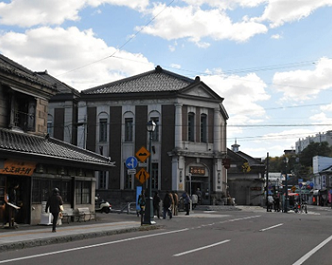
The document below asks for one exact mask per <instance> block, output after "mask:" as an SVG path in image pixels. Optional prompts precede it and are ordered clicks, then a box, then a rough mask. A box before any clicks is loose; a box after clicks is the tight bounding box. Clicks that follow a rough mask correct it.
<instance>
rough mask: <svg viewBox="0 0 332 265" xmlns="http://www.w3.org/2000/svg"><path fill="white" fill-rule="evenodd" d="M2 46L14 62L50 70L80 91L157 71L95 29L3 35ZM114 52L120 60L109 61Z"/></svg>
mask: <svg viewBox="0 0 332 265" xmlns="http://www.w3.org/2000/svg"><path fill="white" fill-rule="evenodd" d="M0 47H1V48H0V51H1V53H3V54H5V55H6V56H8V57H9V58H11V59H12V60H14V61H16V62H18V63H20V64H22V65H24V66H26V67H27V68H29V69H31V70H33V71H44V70H45V69H46V70H48V72H49V74H51V75H53V76H55V77H57V78H59V79H60V80H61V81H63V82H65V83H67V84H68V85H71V86H73V87H74V88H76V89H79V90H81V89H86V88H89V87H93V86H97V85H100V84H103V83H107V82H111V81H114V80H116V79H119V78H123V77H126V76H131V75H134V74H138V73H141V72H144V71H149V70H151V69H153V64H152V63H150V62H149V61H148V60H147V58H145V57H144V56H143V55H141V54H133V53H128V52H126V51H118V50H116V49H115V48H114V47H109V46H107V44H106V43H105V42H104V41H103V40H102V39H98V38H96V37H95V36H94V33H93V31H92V30H86V31H83V32H82V31H79V30H78V29H77V28H76V27H71V28H68V29H63V28H55V29H53V28H49V27H42V28H37V29H32V30H28V31H26V32H25V33H14V32H9V33H6V34H3V35H0ZM114 53H115V55H116V57H117V58H115V57H112V58H109V57H110V55H112V54H114ZM119 58H125V60H123V59H119ZM73 69H75V71H71V70H73Z"/></svg>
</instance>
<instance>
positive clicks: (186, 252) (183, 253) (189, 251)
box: [173, 239, 230, 257]
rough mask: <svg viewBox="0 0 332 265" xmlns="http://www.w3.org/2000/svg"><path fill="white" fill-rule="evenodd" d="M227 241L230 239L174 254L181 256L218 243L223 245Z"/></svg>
mask: <svg viewBox="0 0 332 265" xmlns="http://www.w3.org/2000/svg"><path fill="white" fill-rule="evenodd" d="M227 242H230V240H229V239H227V240H224V241H221V242H218V243H215V244H212V245H208V246H204V247H200V248H196V249H192V250H188V251H185V252H181V253H178V254H174V255H173V257H180V256H183V255H187V254H190V253H193V252H196V251H200V250H203V249H207V248H212V247H215V246H218V245H221V244H225V243H227Z"/></svg>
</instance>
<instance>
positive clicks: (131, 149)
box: [50, 66, 228, 204]
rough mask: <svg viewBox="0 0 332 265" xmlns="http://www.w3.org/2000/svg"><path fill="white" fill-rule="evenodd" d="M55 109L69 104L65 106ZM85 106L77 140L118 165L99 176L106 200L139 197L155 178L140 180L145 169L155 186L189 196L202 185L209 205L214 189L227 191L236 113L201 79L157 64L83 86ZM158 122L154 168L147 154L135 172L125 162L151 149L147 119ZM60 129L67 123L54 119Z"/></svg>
mask: <svg viewBox="0 0 332 265" xmlns="http://www.w3.org/2000/svg"><path fill="white" fill-rule="evenodd" d="M51 102H52V101H51ZM53 106H54V107H55V108H61V103H60V102H58V103H57V105H53ZM77 106H78V109H77V124H78V125H79V126H78V127H77V144H78V145H79V146H80V147H86V148H87V149H88V150H90V151H93V152H96V153H100V154H103V155H105V156H109V157H111V158H112V160H114V161H116V164H117V166H116V167H115V168H112V169H111V170H108V171H105V170H100V171H99V173H98V174H97V186H96V192H97V193H98V194H99V195H100V196H101V197H103V198H104V199H107V200H110V201H111V202H113V203H120V202H129V201H135V192H136V188H137V186H142V187H143V188H147V181H146V182H143V183H141V182H140V181H139V176H138V172H139V171H141V170H144V172H147V173H148V175H149V177H150V178H151V183H152V190H153V191H155V190H160V191H162V193H163V192H166V191H167V190H169V191H170V190H174V191H177V192H179V193H181V192H183V191H184V190H186V191H187V192H188V193H189V192H190V190H191V191H192V192H195V191H196V190H197V188H199V189H201V190H202V191H203V195H204V196H203V203H206V204H210V203H211V198H212V197H211V195H212V194H213V195H214V196H216V197H221V196H223V194H225V191H226V183H227V175H226V169H225V168H224V167H223V166H222V159H223V158H224V157H225V155H226V126H227V119H228V115H227V112H226V110H225V108H224V106H223V98H221V97H220V96H219V95H218V94H217V93H215V92H214V91H213V90H212V89H211V88H210V87H208V86H207V85H206V84H204V83H203V82H202V81H201V80H200V78H199V77H196V78H195V79H190V78H187V77H185V76H181V75H178V74H176V73H173V72H170V71H166V70H164V69H162V68H161V67H160V66H157V67H156V68H155V69H154V70H152V71H149V72H145V73H142V74H139V75H136V76H132V77H128V78H125V79H122V80H119V81H115V82H111V83H108V84H104V85H100V86H98V87H94V88H90V89H87V90H83V91H81V93H80V98H79V99H78V103H77ZM50 113H54V110H52V109H50ZM58 113H60V111H59V110H58ZM61 113H65V111H63V112H61ZM63 115H64V114H63ZM68 117H69V116H68ZM60 120H61V119H58V120H57V121H60ZM150 120H153V121H154V122H155V123H156V125H157V126H156V130H155V131H154V132H153V133H152V135H151V139H152V140H151V150H152V151H151V156H150V157H149V158H148V159H151V165H152V169H151V172H148V171H149V170H148V168H147V166H148V164H147V161H148V159H147V160H146V161H144V162H139V163H138V166H137V168H136V169H135V170H136V171H135V170H134V171H135V173H133V170H131V171H128V168H127V166H126V164H125V161H126V160H127V159H128V158H129V157H137V152H138V151H139V150H140V149H141V148H144V149H143V150H148V149H149V133H148V132H147V129H146V124H147V122H148V121H150ZM67 122H68V123H69V124H70V123H75V122H76V121H73V122H70V121H67ZM58 126H61V124H59V123H56V122H55V123H54V124H53V127H54V128H56V127H58ZM141 172H142V171H141Z"/></svg>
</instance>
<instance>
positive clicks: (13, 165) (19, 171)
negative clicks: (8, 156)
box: [0, 160, 36, 176]
mask: <svg viewBox="0 0 332 265" xmlns="http://www.w3.org/2000/svg"><path fill="white" fill-rule="evenodd" d="M35 168H36V164H35V163H32V162H23V161H14V160H6V161H5V164H4V167H3V168H2V169H0V174H5V175H19V176H31V175H32V173H33V171H34V170H35Z"/></svg>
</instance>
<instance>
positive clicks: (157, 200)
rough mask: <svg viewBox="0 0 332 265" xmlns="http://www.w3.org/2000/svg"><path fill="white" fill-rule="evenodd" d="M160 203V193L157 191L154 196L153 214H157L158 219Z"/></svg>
mask: <svg viewBox="0 0 332 265" xmlns="http://www.w3.org/2000/svg"><path fill="white" fill-rule="evenodd" d="M160 201H161V199H160V197H159V193H158V191H156V192H155V193H154V196H153V214H156V215H157V217H158V219H160Z"/></svg>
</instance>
